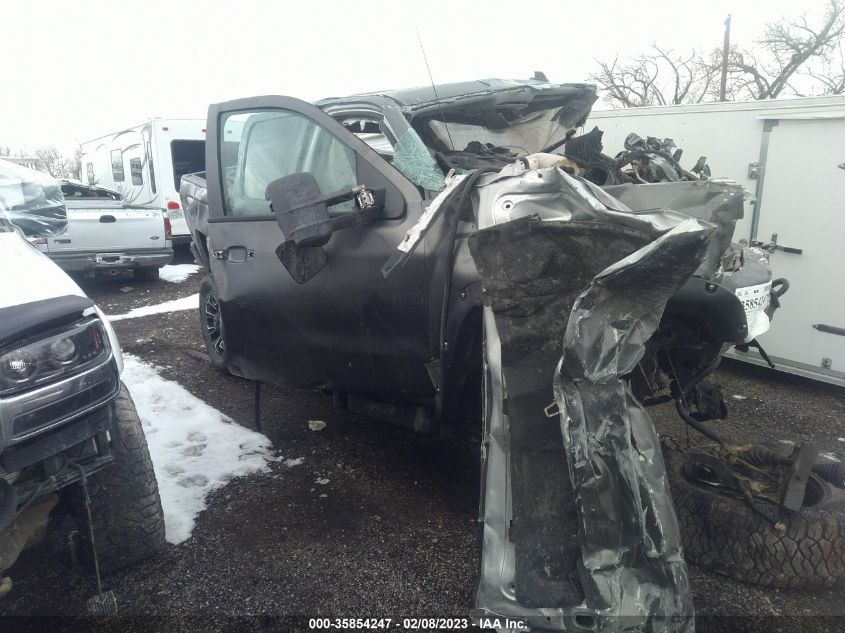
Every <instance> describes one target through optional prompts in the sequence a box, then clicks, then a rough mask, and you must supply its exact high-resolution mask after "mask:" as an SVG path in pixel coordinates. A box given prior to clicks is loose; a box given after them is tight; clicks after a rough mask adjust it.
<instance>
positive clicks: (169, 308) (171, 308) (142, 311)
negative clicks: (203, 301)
mask: <svg viewBox="0 0 845 633" xmlns="http://www.w3.org/2000/svg"><path fill="white" fill-rule="evenodd" d="M199 305H200V296H199V294H193V295H190V296H189V297H182V298H181V299H173V300H172V301H165V302H164V303H157V304H155V305H151V306H141V307H140V308H132V309H131V310H130V311H129V312H127V313H126V314H116V315H113V316H108V315H107V316H106V318H107V319H108V320H109V321H112V322H114V321H122V320H123V319H137V318H138V317H143V316H149V315H151V314H162V313H164V312H177V311H179V310H198V309H199Z"/></svg>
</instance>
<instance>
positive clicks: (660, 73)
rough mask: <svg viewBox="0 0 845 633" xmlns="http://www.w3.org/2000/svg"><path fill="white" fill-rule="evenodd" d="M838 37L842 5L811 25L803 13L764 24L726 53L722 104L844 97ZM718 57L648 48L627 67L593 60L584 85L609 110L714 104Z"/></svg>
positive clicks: (844, 15) (829, 6)
mask: <svg viewBox="0 0 845 633" xmlns="http://www.w3.org/2000/svg"><path fill="white" fill-rule="evenodd" d="M844 36H845V0H826V4H825V10H824V14H823V15H822V16H821V17H820V18H819V19H816V20H813V19H811V18H810V17H808V15H807V14H805V15H803V16H801V17H800V18H798V19H795V20H782V21H780V22H775V23H771V24H768V25H767V26H766V28H765V30H764V32H763V35H762V37H761V38H760V40H758V41H757V42H756V43H755V46H754V47H753V48H750V49H749V48H741V47H739V46H733V47H731V49H730V52H729V53H728V82H727V86H726V95H725V96H726V98H727V100H729V101H736V100H742V99H774V98H776V97H778V96H780V95H783V94H794V95H805V94H818V93H823V94H842V93H845V56H843V53H842V48H841V42H842V39H843V37H844ZM722 54H723V53H722V49H721V48H719V49H715V50H713V51H712V52H711V53H710V54H709V55H704V54H703V53H701V52H700V51H697V50H693V51H691V52H690V53H689V54H680V53H678V52H676V51H673V50H671V49H663V48H661V47H659V46H657V45H656V44H655V45H653V46H652V48H651V50H650V51H649V52H648V53H647V54H643V55H639V56H636V57H633V58H631V59H630V60H629V61H620V60H619V59H618V58H617V59H615V60H613V62H612V63H608V62H603V61H598V60H597V63H598V66H599V69H598V71H597V72H595V73H593V74H592V75H591V76H590V79H591V80H592V81H593V82H595V83H596V84H597V86H598V89H599V92H600V94H601V95H602V97H603V98H604V100H605V101H606V102H608V103H610V104H611V105H613V106H616V107H623V108H632V107H640V106H649V105H667V104H677V103H700V102H702V101H718V99H719V85H718V84H719V81H718V77H719V73H720V67H721V65H722Z"/></svg>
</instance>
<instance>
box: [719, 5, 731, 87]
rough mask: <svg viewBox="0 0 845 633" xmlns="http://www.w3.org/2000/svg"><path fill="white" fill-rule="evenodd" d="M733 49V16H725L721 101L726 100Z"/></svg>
mask: <svg viewBox="0 0 845 633" xmlns="http://www.w3.org/2000/svg"><path fill="white" fill-rule="evenodd" d="M730 51H731V16H730V14H728V17H727V18H725V44H724V46H723V47H722V83H721V85H720V86H719V101H724V100H725V91H726V90H727V88H728V54H729V53H730Z"/></svg>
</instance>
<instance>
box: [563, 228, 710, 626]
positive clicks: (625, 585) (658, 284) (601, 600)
mask: <svg viewBox="0 0 845 633" xmlns="http://www.w3.org/2000/svg"><path fill="white" fill-rule="evenodd" d="M712 230H713V229H712V227H710V226H707V225H706V224H705V223H702V222H700V221H698V220H694V219H690V220H688V221H686V222H684V223H682V224H680V225H678V226H677V227H676V228H675V229H673V230H672V231H670V232H669V233H666V234H665V235H663V236H661V237H659V238H658V239H657V240H655V241H654V242H651V243H650V244H648V245H646V246H645V247H643V248H642V249H640V250H638V251H637V252H635V253H633V254H631V255H629V256H628V257H626V258H624V259H622V260H620V261H619V262H617V263H615V264H613V265H612V266H610V267H608V268H607V269H605V270H604V271H602V272H601V273H600V274H599V275H597V276H596V278H595V279H594V280H593V282H592V284H591V285H590V287H589V289H588V290H587V291H586V292H584V293H583V294H582V295H581V296H580V297H579V298H578V301H577V302H576V304H575V306H574V307H573V310H572V313H571V316H570V319H569V324H568V326H567V329H566V334H565V336H564V354H563V358H562V359H561V364H560V367H559V370H558V373H557V374H556V378H555V399H556V402H557V403H558V406H559V408H560V418H561V428H562V431H563V439H564V444H565V445H566V451H567V455H566V457H567V464H568V466H569V471H570V476H571V479H572V481H573V485H574V487H575V489H576V490H577V491H578V496H577V499H578V506H579V516H580V518H581V522H582V524H581V527H580V533H581V543H582V555H583V564H584V567H585V569H586V577H585V578H584V582H583V588H584V595H585V601H586V603H587V605H588V606H590V607H592V608H594V609H595V610H596V616H597V619H598V623H599V628H600V630H622V629H624V628H626V627H627V626H629V625H630V624H631V621H630V618H632V617H636V618H640V619H641V624H640V625H641V626H642V627H643V628H649V629H651V630H666V631H675V630H690V631H691V630H692V629H693V620H692V614H693V607H692V601H691V599H690V596H689V584H688V580H687V574H686V564H685V563H684V559H683V555H682V551H681V545H680V531H679V529H678V524H677V518H676V515H675V509H674V506H673V505H672V497H671V494H670V492H669V486H668V483H667V480H666V469H665V466H664V464H663V457H662V454H661V450H660V442H659V439H658V437H657V433H656V432H655V430H654V425H653V424H652V422H651V419H650V418H649V416H648V414H647V413H646V411H645V409H644V407H643V406H642V405H641V404H640V403H639V402H638V401H637V400H636V398H634V396H633V394H632V393H631V390H630V387H629V386H628V384H627V381H626V380H625V379H624V377H625V376H626V375H627V374H629V373H630V372H631V371H632V370H633V369H634V368H635V367H636V365H637V363H638V362H639V361H640V359H641V358H642V357H643V354H644V353H645V344H646V342H647V341H648V340H649V339H650V338H651V336H652V334H653V333H654V331H655V330H656V329H657V326H658V324H659V323H660V318H661V316H662V313H663V308H664V307H665V305H666V302H667V301H668V300H669V298H670V297H671V296H672V295H673V294H674V293H675V292H676V291H677V290H678V289H679V288H680V287H681V285H682V284H683V283H684V282H685V281H686V279H687V278H688V277H689V276H690V275H691V274H692V273H693V271H694V270H695V269H696V268H697V267H698V266H699V262H700V259H701V257H702V256H703V254H704V252H705V250H706V248H707V246H708V242H709V239H710V234H711V232H712ZM599 512H601V513H602V514H603V515H604V517H605V520H603V521H599V520H595V519H594V518H593V517H595V516H596V515H597V514H598V513H599ZM626 620H627V623H626V624H623V622H625V621H626Z"/></svg>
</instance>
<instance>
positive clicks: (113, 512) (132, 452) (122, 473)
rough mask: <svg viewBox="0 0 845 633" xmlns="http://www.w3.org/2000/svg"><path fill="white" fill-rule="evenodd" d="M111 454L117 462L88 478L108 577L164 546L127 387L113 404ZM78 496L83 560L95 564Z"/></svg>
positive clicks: (154, 490)
mask: <svg viewBox="0 0 845 633" xmlns="http://www.w3.org/2000/svg"><path fill="white" fill-rule="evenodd" d="M113 406H114V414H115V415H114V423H113V424H112V428H111V431H110V435H111V445H110V450H111V453H112V455H113V457H114V462H113V463H112V464H111V465H110V466H108V467H107V468H104V469H103V470H101V471H99V472H97V473H95V474H94V475H92V476H91V477H89V479H88V491H89V493H90V497H91V518H92V520H93V523H94V541H95V542H96V545H97V556H98V558H99V564H100V571H101V572H103V573H108V572H110V571H115V570H117V569H120V568H122V567H126V566H127V565H130V564H132V563H135V562H137V561H140V560H142V559H144V558H147V557H149V556H152V555H153V554H154V553H155V552H156V551H157V550H158V549H159V548H160V547H161V545H162V544H163V543H164V516H163V514H162V510H161V499H160V498H159V494H158V484H157V482H156V478H155V473H154V472H153V463H152V461H151V460H150V452H149V450H148V448H147V440H146V438H145V437H144V431H143V429H142V428H141V420H140V418H139V417H138V413H137V411H136V410H135V404H134V403H133V402H132V398H131V396H130V395H129V391H128V390H127V389H126V386H124V385H121V387H120V393H118V395H117V398H116V399H115V401H114V404H113ZM74 488H75V489H77V491H78V492H79V493H80V494H76V495H74V497H73V499H72V503H73V506H74V515H75V516H76V520H77V524H78V528H77V529H78V531H79V536H80V544H79V545H80V548H79V553H80V558H81V559H82V560H84V561H85V562H86V563H88V564H89V565H93V559H92V557H91V544H90V541H89V540H88V524H87V521H86V518H85V508H84V506H83V505H82V495H81V489H80V487H79V486H74Z"/></svg>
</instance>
